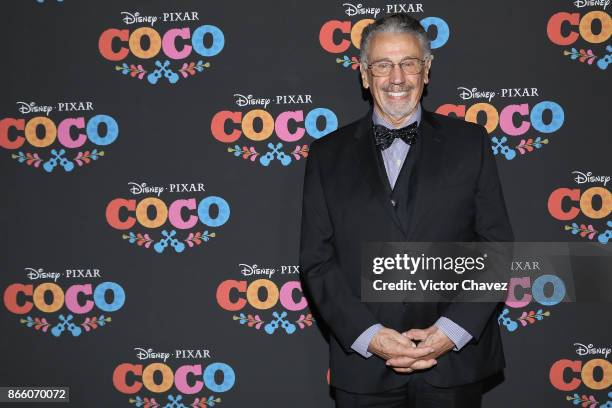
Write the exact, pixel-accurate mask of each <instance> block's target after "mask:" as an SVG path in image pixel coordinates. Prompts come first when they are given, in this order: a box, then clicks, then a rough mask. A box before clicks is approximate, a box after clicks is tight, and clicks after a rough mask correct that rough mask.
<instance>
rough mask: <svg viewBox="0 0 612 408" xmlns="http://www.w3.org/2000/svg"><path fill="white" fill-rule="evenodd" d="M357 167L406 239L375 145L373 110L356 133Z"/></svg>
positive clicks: (364, 118)
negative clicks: (392, 202)
mask: <svg viewBox="0 0 612 408" xmlns="http://www.w3.org/2000/svg"><path fill="white" fill-rule="evenodd" d="M355 138H356V139H357V140H356V142H355V149H356V158H357V161H356V163H357V166H358V167H359V169H360V171H361V173H362V174H363V177H364V178H365V180H366V181H367V183H368V184H369V186H370V188H371V190H372V192H373V194H374V196H375V197H376V199H377V200H378V201H379V203H380V205H381V207H382V209H383V211H384V212H385V214H387V216H388V217H389V218H390V219H391V220H392V221H393V223H394V224H395V225H396V227H397V228H398V230H399V231H400V232H401V233H402V235H403V236H404V238H405V237H406V234H405V232H404V230H403V229H402V224H401V222H400V219H399V217H398V216H397V213H396V211H395V209H394V208H393V205H391V199H390V193H391V187H390V186H389V179H388V177H387V174H386V172H385V169H384V165H382V163H381V161H382V158H380V156H379V153H378V150H377V149H376V145H375V143H374V134H373V130H372V110H370V111H369V112H368V113H367V114H366V116H364V117H363V118H362V119H361V120H360V121H359V123H358V125H357V131H356V132H355Z"/></svg>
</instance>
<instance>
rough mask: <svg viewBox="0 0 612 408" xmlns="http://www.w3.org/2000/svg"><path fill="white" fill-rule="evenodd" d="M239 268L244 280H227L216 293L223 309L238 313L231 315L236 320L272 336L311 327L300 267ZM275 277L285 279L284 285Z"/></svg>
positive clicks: (247, 266)
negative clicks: (275, 279)
mask: <svg viewBox="0 0 612 408" xmlns="http://www.w3.org/2000/svg"><path fill="white" fill-rule="evenodd" d="M238 269H239V271H240V274H241V275H243V276H244V277H245V278H241V279H227V280H224V281H223V282H221V283H220V284H219V285H218V286H217V292H216V299H217V304H218V305H219V306H220V307H221V308H222V309H223V310H227V311H229V312H237V314H234V315H233V316H232V318H233V320H234V321H238V322H239V323H240V324H241V325H244V326H246V327H249V328H253V329H256V330H260V329H262V328H263V331H264V332H265V333H267V334H269V335H272V334H274V333H279V332H284V333H286V334H294V333H296V332H297V331H298V329H299V330H304V329H306V328H308V327H311V326H312V324H313V323H314V319H313V317H312V314H311V313H310V312H309V311H308V310H307V309H308V302H307V300H306V298H305V297H304V295H303V292H302V285H301V283H300V280H299V273H300V271H299V269H300V267H299V265H282V266H278V267H274V268H270V267H260V266H258V265H256V264H239V265H238ZM274 275H277V277H280V276H283V278H280V279H283V282H282V283H281V282H275V281H274V280H272V276H274ZM262 276H263V277H262ZM287 279H289V280H287ZM249 310H250V312H249ZM270 311H271V316H270V317H267V318H266V317H264V318H263V319H262V317H260V315H259V314H260V313H262V312H267V313H269V312H270ZM238 312H239V313H238ZM298 314H299V316H298Z"/></svg>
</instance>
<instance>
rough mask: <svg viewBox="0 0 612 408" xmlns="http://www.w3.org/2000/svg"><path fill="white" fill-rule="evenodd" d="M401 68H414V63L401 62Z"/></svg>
mask: <svg viewBox="0 0 612 408" xmlns="http://www.w3.org/2000/svg"><path fill="white" fill-rule="evenodd" d="M402 66H404V67H406V68H412V67H414V66H416V61H412V60H410V61H404V62H402Z"/></svg>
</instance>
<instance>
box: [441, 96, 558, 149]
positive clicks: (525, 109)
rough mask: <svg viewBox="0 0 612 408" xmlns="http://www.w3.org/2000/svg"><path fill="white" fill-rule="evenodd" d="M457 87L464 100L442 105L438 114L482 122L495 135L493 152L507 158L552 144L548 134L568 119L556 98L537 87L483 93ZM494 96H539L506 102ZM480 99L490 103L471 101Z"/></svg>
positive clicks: (555, 130) (556, 129)
mask: <svg viewBox="0 0 612 408" xmlns="http://www.w3.org/2000/svg"><path fill="white" fill-rule="evenodd" d="M457 89H459V90H460V93H459V97H460V98H461V99H463V100H464V101H462V102H460V103H458V104H452V103H446V104H443V105H440V106H439V107H438V108H437V109H436V113H440V114H442V115H446V116H454V117H457V118H461V119H464V120H466V121H468V122H473V123H480V124H482V125H483V126H484V127H485V128H486V129H487V132H488V133H489V134H490V135H492V136H491V141H492V148H493V154H495V155H500V156H502V157H504V158H505V159H506V160H513V159H514V158H516V157H517V156H519V155H520V156H524V155H526V154H528V153H531V152H534V151H535V150H537V149H541V148H542V147H544V146H545V145H547V144H548V143H549V139H548V136H549V135H551V134H553V133H555V132H557V131H558V130H559V129H561V127H562V126H563V123H564V122H565V111H564V109H563V107H562V106H561V105H560V104H559V103H557V102H555V101H552V100H541V99H539V98H538V97H539V93H538V89H537V88H501V89H500V90H495V91H494V90H488V91H484V92H476V91H473V90H470V92H467V90H468V89H467V88H465V87H459V88H457ZM474 95H477V96H474ZM495 96H499V97H500V99H501V98H517V97H520V98H527V97H532V98H538V99H536V100H535V101H532V100H526V101H524V102H523V101H519V102H514V101H513V103H509V102H506V103H504V102H501V101H500V102H497V101H494V98H495ZM478 98H483V99H486V100H487V102H477V101H472V99H478ZM465 100H469V101H468V102H465ZM483 118H484V120H483ZM479 119H480V120H479ZM500 133H501V134H500ZM533 133H535V135H533Z"/></svg>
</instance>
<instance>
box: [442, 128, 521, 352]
mask: <svg viewBox="0 0 612 408" xmlns="http://www.w3.org/2000/svg"><path fill="white" fill-rule="evenodd" d="M481 131H482V137H481V158H482V160H481V166H480V173H479V176H478V182H477V188H476V192H475V197H474V200H475V209H476V211H475V233H476V240H477V241H486V242H512V241H514V235H513V233H512V227H511V225H510V220H509V218H508V212H507V210H506V204H505V202H504V196H503V192H502V188H501V183H500V181H499V175H498V172H497V164H496V162H495V157H494V156H493V152H492V150H491V141H490V139H489V135H488V134H487V131H486V130H485V129H484V128H483V127H481ZM498 305H499V303H495V302H488V303H478V302H464V303H452V304H451V305H449V307H448V308H447V309H446V311H445V312H444V313H443V315H444V316H445V317H447V318H449V319H451V320H452V321H453V322H455V323H456V324H458V325H459V326H461V327H462V328H463V329H465V330H466V331H467V332H468V333H469V334H471V335H472V336H473V338H474V339H473V340H474V341H476V342H477V341H478V339H479V338H480V335H481V334H482V331H483V329H484V327H485V326H486V324H487V322H488V321H489V319H490V318H491V315H492V314H493V313H494V312H495V309H496V307H497V306H498Z"/></svg>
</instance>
